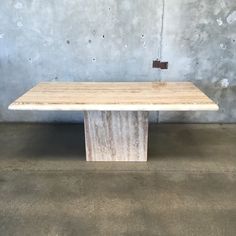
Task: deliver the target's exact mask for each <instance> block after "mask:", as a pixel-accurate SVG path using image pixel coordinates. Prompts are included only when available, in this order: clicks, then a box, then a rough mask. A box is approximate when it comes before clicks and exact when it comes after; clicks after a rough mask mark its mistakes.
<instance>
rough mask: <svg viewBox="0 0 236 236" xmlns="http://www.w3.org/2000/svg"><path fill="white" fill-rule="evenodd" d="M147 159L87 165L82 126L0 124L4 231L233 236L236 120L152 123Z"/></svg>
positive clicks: (0, 211) (0, 216)
mask: <svg viewBox="0 0 236 236" xmlns="http://www.w3.org/2000/svg"><path fill="white" fill-rule="evenodd" d="M149 140H150V143H149V161H148V162H147V163H86V162H85V149H84V133H83V126H82V125H56V124H54V125H33V124H0V235H3V236H8V235H14V236H15V235H20V236H21V235H22V236H28V235H29V236H32V235H37V236H41V235H50V236H51V235H52V236H61V235H63V236H64V235H76V236H77V235H96V236H98V235H127V236H128V235H135V236H137V235H142V236H143V235H160V236H165V235H173V236H178V235H180V236H185V235H186V236H194V235H197V236H204V235H207V236H218V235H226V236H231V235H232V236H235V235H236V125H152V126H150V138H149Z"/></svg>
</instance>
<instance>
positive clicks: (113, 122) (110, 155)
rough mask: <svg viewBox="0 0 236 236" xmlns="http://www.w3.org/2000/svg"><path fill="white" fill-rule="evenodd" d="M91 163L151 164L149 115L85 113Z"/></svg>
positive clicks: (88, 154) (139, 113) (112, 112)
mask: <svg viewBox="0 0 236 236" xmlns="http://www.w3.org/2000/svg"><path fill="white" fill-rule="evenodd" d="M84 123H85V139H86V159H87V161H133V162H136V161H137V162H140V161H141V162H142V161H143V162H144V161H147V149H148V112H145V111H86V112H84Z"/></svg>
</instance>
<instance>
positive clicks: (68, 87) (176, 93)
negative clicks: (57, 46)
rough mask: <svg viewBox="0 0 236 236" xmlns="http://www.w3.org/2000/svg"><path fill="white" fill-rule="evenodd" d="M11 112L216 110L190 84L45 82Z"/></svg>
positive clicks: (216, 106) (15, 104) (30, 91)
mask: <svg viewBox="0 0 236 236" xmlns="http://www.w3.org/2000/svg"><path fill="white" fill-rule="evenodd" d="M9 109H12V110H65V111H70V110H72V111H86V110H87V111H88V110H100V111H105V110H107V111H115V110H117V111H122V110H123V111H196V110H218V105H216V104H215V103H214V102H213V101H212V100H211V99H209V98H208V97H207V96H206V95H205V94H204V93H203V92H201V91H200V90H199V89H198V88H197V87H196V86H195V85H194V84H193V83H190V82H119V83H112V82H82V83H81V82H48V83H40V84H38V85H37V86H36V87H34V88H32V89H31V90H29V91H28V92H27V93H26V94H24V95H23V96H21V97H20V98H19V99H17V100H16V101H15V102H13V103H12V104H11V105H10V106H9Z"/></svg>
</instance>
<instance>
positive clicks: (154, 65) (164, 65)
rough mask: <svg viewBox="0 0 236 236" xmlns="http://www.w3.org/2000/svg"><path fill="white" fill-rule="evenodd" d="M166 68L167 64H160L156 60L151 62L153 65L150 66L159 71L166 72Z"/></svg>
mask: <svg viewBox="0 0 236 236" xmlns="http://www.w3.org/2000/svg"><path fill="white" fill-rule="evenodd" d="M168 66H169V63H168V62H161V61H159V60H158V59H157V60H155V61H153V64H152V67H153V68H158V69H161V70H167V69H168Z"/></svg>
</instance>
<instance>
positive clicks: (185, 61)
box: [0, 0, 236, 122]
mask: <svg viewBox="0 0 236 236" xmlns="http://www.w3.org/2000/svg"><path fill="white" fill-rule="evenodd" d="M157 57H159V58H161V59H162V60H164V61H169V70H167V71H158V70H156V69H152V67H151V66H152V60H154V59H156V58H157ZM235 64H236V1H232V0H179V1H175V0H136V1H132V0H119V1H118V0H106V1H105V0H63V1H60V2H58V1H55V0H49V1H43V0H13V1H8V0H1V1H0V101H1V102H0V121H46V122H50V121H70V122H77V121H82V120H83V119H82V113H79V114H78V113H71V112H66V113H63V112H13V111H8V109H7V107H8V105H9V104H10V103H11V102H12V101H14V100H15V99H16V98H17V97H19V96H20V95H22V94H23V93H24V92H26V91H27V90H28V89H30V88H31V87H33V86H34V85H36V84H37V83H38V82H41V81H160V80H162V81H178V80H181V81H193V82H194V83H195V84H196V85H197V86H199V87H200V88H201V89H202V90H203V91H204V92H205V93H207V94H208V95H209V96H210V97H211V98H213V99H214V101H215V102H217V103H218V104H219V105H220V111H219V112H217V113H215V112H177V113H176V112H162V113H161V114H160V117H159V118H160V119H159V121H160V122H179V121H181V122H235V121H236V106H235V103H236V87H235V86H236V79H235V78H236V69H235ZM152 120H153V121H156V120H158V117H157V116H156V115H155V114H153V116H152Z"/></svg>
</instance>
